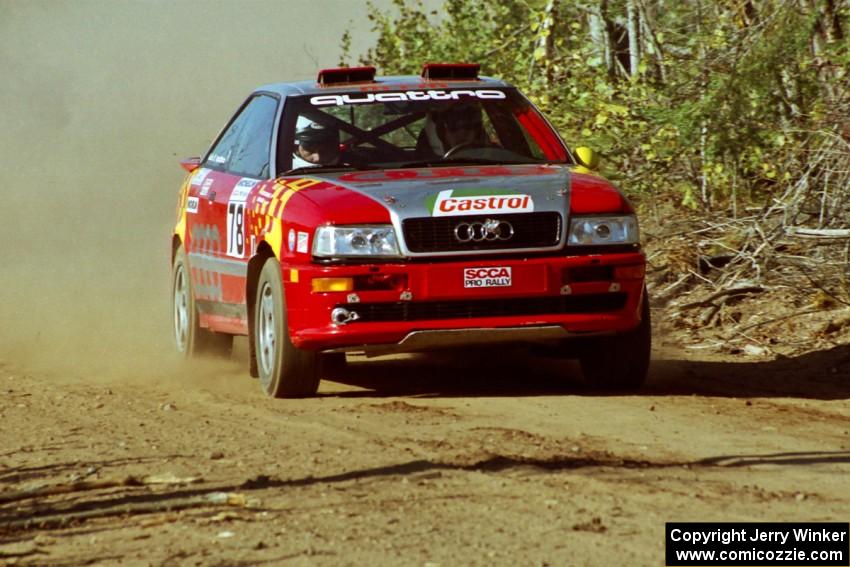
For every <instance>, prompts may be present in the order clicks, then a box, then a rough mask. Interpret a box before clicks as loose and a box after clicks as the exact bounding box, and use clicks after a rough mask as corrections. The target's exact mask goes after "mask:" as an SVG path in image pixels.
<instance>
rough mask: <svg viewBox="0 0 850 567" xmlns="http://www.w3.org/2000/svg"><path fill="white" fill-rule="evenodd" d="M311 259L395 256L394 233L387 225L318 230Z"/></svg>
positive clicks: (327, 227) (324, 227) (334, 227)
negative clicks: (319, 257)
mask: <svg viewBox="0 0 850 567" xmlns="http://www.w3.org/2000/svg"><path fill="white" fill-rule="evenodd" d="M313 255H314V256H321V257H341V256H355V257H369V256H399V255H400V254H399V251H398V242H397V241H396V238H395V230H394V229H393V227H392V226H388V225H368V226H320V227H319V228H317V229H316V237H315V238H314V239H313Z"/></svg>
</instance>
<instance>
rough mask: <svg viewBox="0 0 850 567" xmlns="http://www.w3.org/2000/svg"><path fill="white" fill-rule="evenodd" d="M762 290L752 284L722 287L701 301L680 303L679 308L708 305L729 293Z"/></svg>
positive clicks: (762, 289)
mask: <svg viewBox="0 0 850 567" xmlns="http://www.w3.org/2000/svg"><path fill="white" fill-rule="evenodd" d="M763 291H764V288H763V287H762V286H760V285H752V286H744V287H733V288H729V289H722V290H720V291H718V292H717V293H713V294H711V295H710V296H708V297H707V298H706V299H703V300H701V301H694V302H692V303H686V304H685V305H681V306H680V307H679V309H691V308H692V307H708V306H710V305H713V304H714V302H715V301H716V300H717V299H720V298H721V297H727V296H731V295H744V294H746V293H761V292H763Z"/></svg>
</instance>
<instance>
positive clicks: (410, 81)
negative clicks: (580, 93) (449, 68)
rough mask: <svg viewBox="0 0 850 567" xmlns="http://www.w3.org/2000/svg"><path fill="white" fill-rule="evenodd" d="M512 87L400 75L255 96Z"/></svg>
mask: <svg viewBox="0 0 850 567" xmlns="http://www.w3.org/2000/svg"><path fill="white" fill-rule="evenodd" d="M510 86H512V85H510V84H508V83H506V82H504V81H502V80H500V79H494V78H492V77H479V78H478V79H475V80H470V81H466V80H442V79H437V80H427V79H423V78H422V77H420V76H419V75H399V76H393V77H375V80H374V81H368V82H361V83H339V84H332V85H320V84H319V83H317V82H316V81H298V82H293V83H272V84H268V85H263V86H261V87H259V88H257V89H256V90H255V91H254V92H267V93H275V94H278V95H280V96H282V97H287V96H299V95H311V94H333V93H339V92H351V91H352V90H356V91H359V90H361V89H364V87H365V89H364V90H367V89H368V90H369V91H372V90H373V89H374V90H378V89H375V87H380V89H379V90H381V91H383V90H421V89H446V88H452V89H482V88H484V89H487V88H504V87H510Z"/></svg>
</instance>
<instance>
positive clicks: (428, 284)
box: [283, 251, 645, 353]
mask: <svg viewBox="0 0 850 567" xmlns="http://www.w3.org/2000/svg"><path fill="white" fill-rule="evenodd" d="M644 264H645V257H644V255H643V253H642V252H639V251H638V252H625V253H615V254H599V255H584V256H548V257H534V258H518V259H517V258H513V259H511V258H503V259H494V258H488V259H487V260H486V261H485V260H481V259H475V260H466V261H452V262H435V263H418V262H413V263H406V264H402V263H398V264H359V265H339V266H322V265H316V264H304V265H289V266H284V267H283V279H284V282H285V290H286V302H287V315H288V322H289V331H290V336H291V338H292V343H293V344H294V345H295V346H296V347H298V348H303V349H308V350H321V351H360V350H362V351H366V352H370V351H371V352H376V353H377V352H408V351H415V350H427V349H429V348H440V347H443V346H460V345H465V344H489V343H500V342H545V341H552V340H561V339H565V338H570V337H576V336H591V335H600V334H613V333H620V332H625V331H629V330H631V329H633V328H634V327H636V326H637V325H638V323H639V322H640V306H641V301H642V296H643V287H644V282H643V277H629V278H620V279H618V278H617V277H615V276H613V274H614V273H615V271H614V269H615V268H616V267H628V266H643V265H644ZM496 267H509V268H510V269H511V274H512V275H511V284H510V285H509V286H504V287H483V288H472V289H470V288H465V287H464V285H463V281H464V276H463V274H464V270H465V269H469V268H496ZM585 268H593V269H596V271H597V272H598V273H606V268H610V269H609V270H607V273H609V274H611V275H610V276H609V277H605V278H604V279H598V280H591V281H573V280H571V279H570V277H569V276H566V275H565V274H571V273H573V271H574V270H575V269H585ZM389 274H404V275H406V277H407V285H406V286H405V288H404V289H402V290H400V289H395V290H386V291H352V292H320V293H318V292H313V288H312V280H313V278H328V277H334V278H341V277H355V276H364V275H389ZM582 280H586V278H582ZM352 294H353V295H352ZM338 307H343V308H345V309H348V310H350V311H353V312H355V313H356V312H358V309H359V310H360V311H361V312H362V313H363V318H361V319H358V320H354V321H351V322H349V323H347V324H342V325H338V324H334V323H333V322H332V320H331V312H332V311H333V310H334V309H335V308H338Z"/></svg>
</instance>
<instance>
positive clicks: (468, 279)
mask: <svg viewBox="0 0 850 567" xmlns="http://www.w3.org/2000/svg"><path fill="white" fill-rule="evenodd" d="M512 285H513V274H512V272H511V268H510V266H495V267H486V268H482V267H475V268H464V269H463V287H464V288H465V289H478V288H484V287H511V286H512Z"/></svg>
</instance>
